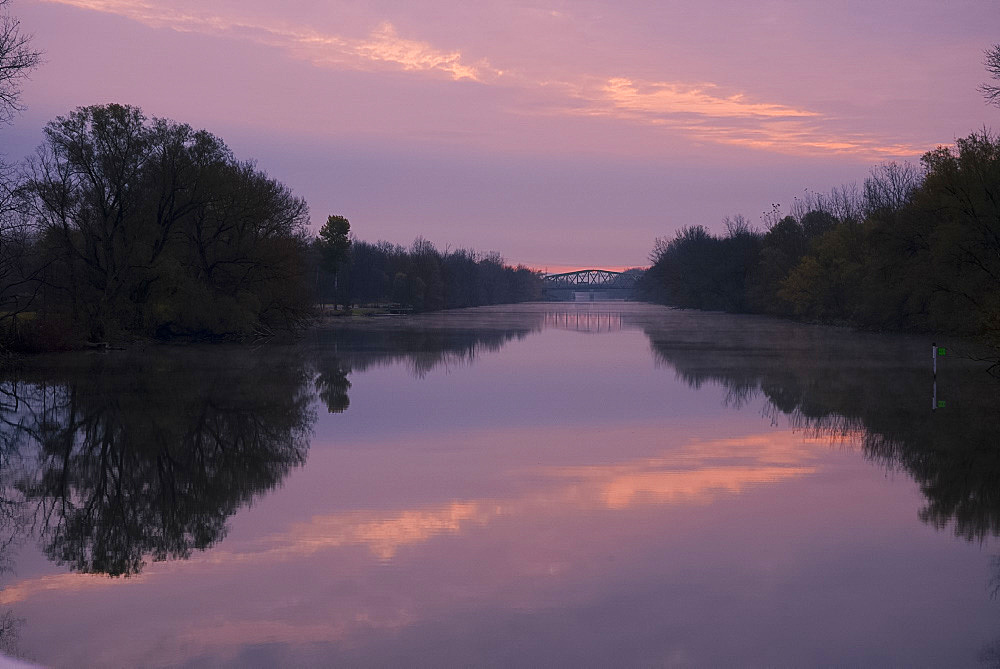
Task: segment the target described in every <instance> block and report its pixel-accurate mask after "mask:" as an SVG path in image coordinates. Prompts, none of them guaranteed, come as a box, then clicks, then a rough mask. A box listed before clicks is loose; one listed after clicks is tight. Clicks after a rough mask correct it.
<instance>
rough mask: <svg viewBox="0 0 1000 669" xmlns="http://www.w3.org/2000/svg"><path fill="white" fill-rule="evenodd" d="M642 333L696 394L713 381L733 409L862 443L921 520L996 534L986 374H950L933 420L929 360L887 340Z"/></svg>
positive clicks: (990, 381) (996, 402) (992, 424)
mask: <svg viewBox="0 0 1000 669" xmlns="http://www.w3.org/2000/svg"><path fill="white" fill-rule="evenodd" d="M646 334H647V335H648V336H649V338H650V341H651V344H652V348H653V352H654V355H655V356H656V357H657V359H658V360H659V361H660V362H662V363H666V364H669V365H670V366H671V367H673V368H674V369H675V370H676V371H677V374H678V376H679V377H680V378H681V379H683V380H684V381H685V382H687V383H688V384H689V385H691V386H693V387H698V386H700V385H701V384H704V383H707V382H714V383H718V384H720V385H722V386H723V387H724V388H725V389H726V390H727V391H728V393H729V394H728V397H729V402H731V403H733V404H735V405H740V404H744V403H746V402H748V401H750V400H751V399H753V398H754V397H760V396H762V397H763V398H765V400H766V402H767V407H768V408H767V409H766V410H767V411H771V412H776V413H775V415H778V414H784V415H785V416H788V417H789V419H790V422H791V424H792V425H793V426H795V427H800V428H803V429H807V430H812V431H814V432H816V433H818V434H822V435H826V436H828V437H831V438H835V439H841V438H844V437H847V436H848V435H851V436H853V437H857V438H859V440H860V444H861V447H862V449H863V452H864V455H865V457H867V458H869V459H871V460H873V461H875V462H878V463H880V464H882V465H883V466H885V467H887V468H889V469H894V470H901V471H905V472H907V473H908V474H909V475H910V476H911V477H912V478H913V479H914V480H915V481H916V482H917V484H918V485H919V486H920V490H921V492H922V493H923V495H924V497H925V499H926V506H925V507H924V508H923V509H921V510H920V512H919V515H920V519H921V520H923V521H924V522H926V523H928V524H930V525H933V526H934V527H936V528H938V529H944V528H946V527H948V526H952V527H953V528H954V532H955V534H956V535H957V536H960V537H964V538H965V539H968V540H970V541H971V540H980V541H981V540H983V539H985V538H986V537H987V536H1000V448H998V446H1000V384H998V382H997V380H996V379H995V378H994V377H992V376H990V375H988V374H986V373H985V372H984V371H982V369H979V368H976V367H973V366H971V365H970V366H967V367H965V368H964V370H963V369H952V370H951V371H950V376H948V377H947V380H946V381H945V382H944V384H943V387H946V388H947V391H946V392H947V395H948V403H947V406H948V408H947V409H942V410H939V411H932V409H931V400H930V398H931V385H930V384H931V374H930V361H929V359H928V368H927V369H926V370H920V369H914V367H913V365H912V361H913V352H914V351H913V347H912V346H910V347H899V346H898V344H897V343H896V342H895V341H894V340H893V339H892V338H879V337H878V336H877V335H864V334H859V333H843V332H838V331H830V330H829V329H814V330H812V331H810V330H809V329H807V328H805V327H803V326H794V325H788V326H787V330H786V331H785V332H784V333H783V334H784V335H785V336H783V337H779V338H776V339H775V340H772V341H770V342H768V343H767V344H766V345H762V346H760V347H747V348H745V349H741V348H726V347H724V346H718V345H713V344H712V343H710V342H705V341H697V342H696V341H683V340H678V339H677V338H676V337H672V336H671V335H670V334H669V333H665V332H661V331H656V330H647V332H646ZM928 358H929V356H928ZM955 362H956V364H959V362H958V361H955ZM953 367H954V366H953Z"/></svg>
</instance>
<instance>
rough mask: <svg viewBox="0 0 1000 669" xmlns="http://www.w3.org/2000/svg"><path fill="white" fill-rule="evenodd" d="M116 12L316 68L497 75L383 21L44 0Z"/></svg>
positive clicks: (126, 1) (120, 1) (128, 0)
mask: <svg viewBox="0 0 1000 669" xmlns="http://www.w3.org/2000/svg"><path fill="white" fill-rule="evenodd" d="M43 2H49V3H53V4H60V5H68V6H71V7H76V8H78V9H87V10H91V11H96V12H103V13H106V14H115V15H117V16H122V17H125V18H128V19H131V20H133V21H137V22H139V23H142V24H144V25H147V26H150V27H152V28H169V29H171V30H176V31H178V32H193V33H205V34H212V35H228V36H231V37H239V38H242V39H246V40H249V41H253V42H257V43H259V44H263V45H266V46H271V47H275V48H278V49H282V50H284V51H287V52H289V53H290V54H292V55H293V56H295V57H297V58H300V59H302V60H306V61H308V62H310V63H312V64H313V65H316V66H319V67H339V68H349V69H368V68H371V67H373V66H376V65H379V64H385V65H389V66H394V67H398V68H400V69H402V70H404V71H420V72H432V73H434V72H436V73H443V74H446V75H448V76H449V77H450V78H451V79H454V80H455V81H460V80H463V79H469V80H472V81H482V80H484V79H485V78H487V77H494V76H499V75H500V74H501V72H499V71H498V70H494V69H493V68H491V67H490V66H489V64H488V63H486V62H485V61H482V62H479V63H466V62H464V60H463V58H462V54H461V52H459V51H442V50H440V49H437V48H435V47H434V46H433V45H431V44H428V43H427V42H421V41H417V40H412V39H406V38H403V37H400V36H399V34H398V32H397V31H396V28H395V27H394V26H393V25H392V24H391V23H389V22H383V23H381V24H380V25H378V26H377V27H376V28H375V29H374V30H372V32H371V33H370V34H369V35H368V36H366V37H363V38H349V37H344V36H340V35H330V34H324V33H320V32H317V31H315V30H312V29H309V28H304V27H298V26H289V25H285V24H281V23H264V22H261V21H251V20H246V19H241V18H236V17H231V16H223V15H219V14H211V13H208V12H204V11H194V12H191V11H187V12H185V11H181V10H178V9H177V8H176V7H163V6H161V5H155V4H152V3H149V2H142V1H139V0H43Z"/></svg>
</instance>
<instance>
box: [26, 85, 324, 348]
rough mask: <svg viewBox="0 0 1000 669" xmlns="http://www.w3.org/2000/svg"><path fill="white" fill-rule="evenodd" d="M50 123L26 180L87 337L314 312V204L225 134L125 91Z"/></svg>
mask: <svg viewBox="0 0 1000 669" xmlns="http://www.w3.org/2000/svg"><path fill="white" fill-rule="evenodd" d="M45 135H46V141H45V143H44V144H43V145H42V146H41V147H40V148H39V150H38V152H37V155H36V156H35V158H34V159H33V160H32V161H30V163H29V172H30V174H31V178H30V180H29V182H28V184H27V192H28V194H29V201H30V205H31V208H32V213H33V214H34V217H35V220H36V222H37V224H38V226H39V227H40V230H41V235H42V239H43V241H44V247H45V249H46V250H47V252H48V253H49V254H50V256H51V258H52V260H53V261H54V267H53V270H52V272H51V275H52V276H51V278H50V283H51V284H52V285H53V286H54V288H55V289H57V290H58V291H59V294H58V298H59V299H61V300H62V301H63V302H65V304H66V309H67V310H68V311H69V313H70V314H71V317H72V319H73V321H74V322H75V323H77V324H78V327H80V328H82V329H83V330H84V332H86V334H87V335H88V336H89V337H91V338H92V339H103V338H106V337H109V336H116V335H120V334H123V333H146V334H152V333H161V334H208V335H225V334H249V333H253V332H259V331H268V330H269V329H270V328H272V327H275V326H282V327H291V326H294V325H295V324H296V323H298V322H300V321H302V319H304V318H305V317H306V316H307V315H308V311H309V300H308V291H307V290H306V286H305V273H304V265H305V263H304V254H305V245H306V236H305V225H306V222H307V220H308V208H307V207H306V204H305V202H304V201H303V200H301V199H300V198H297V197H295V196H294V195H292V193H291V191H290V190H289V189H288V188H287V187H286V186H284V185H283V184H281V183H279V182H277V181H276V180H274V179H272V178H270V177H269V176H268V175H267V174H266V173H264V172H262V171H260V170H259V169H257V167H256V165H255V164H254V163H252V162H241V161H237V160H236V159H235V158H234V157H233V155H232V153H231V152H230V150H229V148H228V147H227V146H226V145H225V143H223V142H222V140H220V139H219V138H217V137H215V136H214V135H212V134H210V133H208V132H206V131H204V130H194V129H192V128H191V127H190V126H188V125H185V124H178V123H175V122H173V121H168V120H164V119H152V120H150V119H147V118H146V116H145V115H144V114H143V113H142V111H141V110H140V109H138V108H136V107H129V106H124V105H117V104H110V105H99V106H92V107H82V108H79V109H77V110H75V111H73V112H71V113H70V114H68V115H67V116H64V117H62V116H61V117H58V118H57V119H56V120H54V121H52V122H51V123H49V124H48V125H47V126H46V128H45Z"/></svg>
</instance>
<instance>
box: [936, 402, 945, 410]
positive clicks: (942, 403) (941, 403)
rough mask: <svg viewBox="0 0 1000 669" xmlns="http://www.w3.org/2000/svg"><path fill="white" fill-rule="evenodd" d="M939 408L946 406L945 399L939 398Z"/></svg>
mask: <svg viewBox="0 0 1000 669" xmlns="http://www.w3.org/2000/svg"><path fill="white" fill-rule="evenodd" d="M937 408H938V409H943V408H944V400H938V405H937Z"/></svg>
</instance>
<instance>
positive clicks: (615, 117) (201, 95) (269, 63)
mask: <svg viewBox="0 0 1000 669" xmlns="http://www.w3.org/2000/svg"><path fill="white" fill-rule="evenodd" d="M9 10H10V11H11V12H12V13H14V14H15V15H16V16H17V17H18V18H19V19H20V20H21V24H22V28H23V29H24V30H25V31H26V32H29V33H31V34H33V35H34V45H35V46H36V47H37V48H39V49H41V50H42V51H44V63H43V65H42V66H41V67H40V68H38V70H36V71H35V73H34V74H33V75H32V79H31V80H30V81H29V82H28V83H27V84H26V85H25V86H24V90H23V97H22V102H23V103H24V104H25V105H26V107H27V110H26V111H25V112H24V113H23V114H22V115H21V116H20V117H19V118H17V119H16V120H15V122H14V124H13V125H12V126H10V127H6V128H2V129H0V150H2V152H3V153H4V154H5V155H6V157H7V159H8V160H10V159H18V158H20V157H22V156H25V155H27V154H29V153H31V152H32V151H33V150H34V147H36V146H37V145H38V144H39V143H40V142H41V140H42V128H43V127H44V125H45V123H46V122H48V121H50V120H52V119H53V118H55V117H56V116H58V115H62V114H66V113H68V112H69V111H71V110H73V109H75V108H76V107H79V106H85V105H91V104H102V103H108V102H119V103H124V104H132V105H136V106H139V107H141V108H142V109H143V110H144V111H145V113H146V114H147V115H149V116H151V117H152V116H155V117H164V118H170V119H173V120H175V121H180V122H185V123H189V124H191V125H193V126H195V127H199V128H206V129H208V130H209V131H211V132H213V133H214V134H216V135H218V136H220V137H221V138H223V139H224V140H225V141H226V142H227V143H228V144H229V146H230V147H231V148H232V149H233V150H234V152H235V153H236V155H237V156H238V157H240V158H244V159H245V158H253V159H255V160H256V161H257V162H258V166H259V167H260V168H262V169H264V170H266V171H267V172H268V173H269V174H270V175H272V176H273V177H275V178H277V179H279V180H280V181H282V182H283V183H285V184H287V185H288V186H289V187H290V188H292V190H293V191H294V192H295V193H296V194H297V195H300V196H302V197H304V198H305V199H306V200H307V201H308V203H309V205H310V210H311V212H312V221H313V229H317V228H318V226H319V225H320V224H322V222H323V221H325V220H326V217H327V216H328V215H329V214H340V215H344V216H347V217H348V218H349V219H350V221H351V228H352V231H353V232H354V234H355V235H356V237H357V238H359V239H365V240H370V241H375V240H379V239H384V240H388V241H390V242H393V243H399V244H404V245H409V244H410V243H411V242H412V241H413V240H414V239H415V238H416V237H418V236H419V237H423V238H426V239H429V240H431V241H432V242H434V243H435V244H436V246H437V247H438V248H439V249H441V250H445V249H449V248H451V249H454V248H474V249H477V250H480V251H498V252H500V253H501V254H502V255H503V256H504V257H505V258H506V259H507V261H508V262H511V263H515V264H516V263H525V264H527V265H530V266H532V267H536V268H539V269H549V270H550V271H562V270H566V269H571V268H582V267H604V268H609V269H614V268H622V267H627V266H641V265H645V264H647V263H648V261H647V258H648V254H649V252H650V250H651V249H652V247H653V243H654V240H655V239H656V238H657V237H670V236H672V235H673V234H674V232H675V231H676V230H677V229H678V228H680V227H682V226H685V225H705V226H706V227H708V228H709V229H712V230H716V231H720V230H722V229H723V223H722V221H723V219H724V218H725V217H726V216H732V215H735V214H743V215H744V216H746V217H747V218H749V219H750V220H751V221H752V222H755V223H758V224H759V225H761V226H763V225H764V222H763V220H762V216H763V215H764V214H765V213H766V212H770V211H772V209H773V206H774V205H778V206H780V207H781V208H782V210H783V211H785V212H787V211H789V209H790V208H791V206H792V205H793V203H794V200H795V198H803V197H807V196H808V194H809V192H820V193H822V192H826V191H829V190H830V189H831V188H833V187H836V186H840V185H842V184H846V183H851V182H859V181H861V180H863V179H864V177H865V175H866V174H867V173H868V170H869V169H870V168H871V166H873V165H875V164H877V163H880V162H885V161H906V160H909V161H914V162H915V161H918V160H919V157H920V155H921V154H922V153H923V152H924V151H927V150H929V149H932V148H934V147H935V146H938V145H941V144H950V143H952V142H953V141H954V140H955V139H956V138H958V137H963V136H966V135H968V134H969V133H971V132H973V131H976V130H981V129H983V128H984V127H998V126H1000V109H997V108H996V107H990V106H988V105H987V104H986V103H985V101H984V99H983V96H982V94H981V93H980V92H979V90H978V87H979V86H980V85H981V84H982V83H984V82H985V81H987V73H986V71H985V68H984V66H983V61H984V51H985V50H986V49H987V48H989V47H990V46H991V45H992V44H996V43H998V42H1000V4H998V2H997V1H996V0H950V1H949V2H947V3H945V2H941V1H940V0H906V1H903V0H891V1H890V0H864V1H854V0H823V1H817V2H811V1H806V0H794V1H786V0H764V1H760V2H753V1H750V0H614V1H612V0H574V1H573V2H568V1H565V2H564V1H562V0H553V1H550V2H527V1H519V0H505V1H500V0H480V1H477V2H469V1H468V0H464V1H459V0H421V1H417V0H407V1H403V0H363V1H362V0H344V1H339V2H335V1H321V0H284V1H283V2H280V3H276V2H265V1H263V0H13V2H12V3H11V4H10V7H9Z"/></svg>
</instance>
